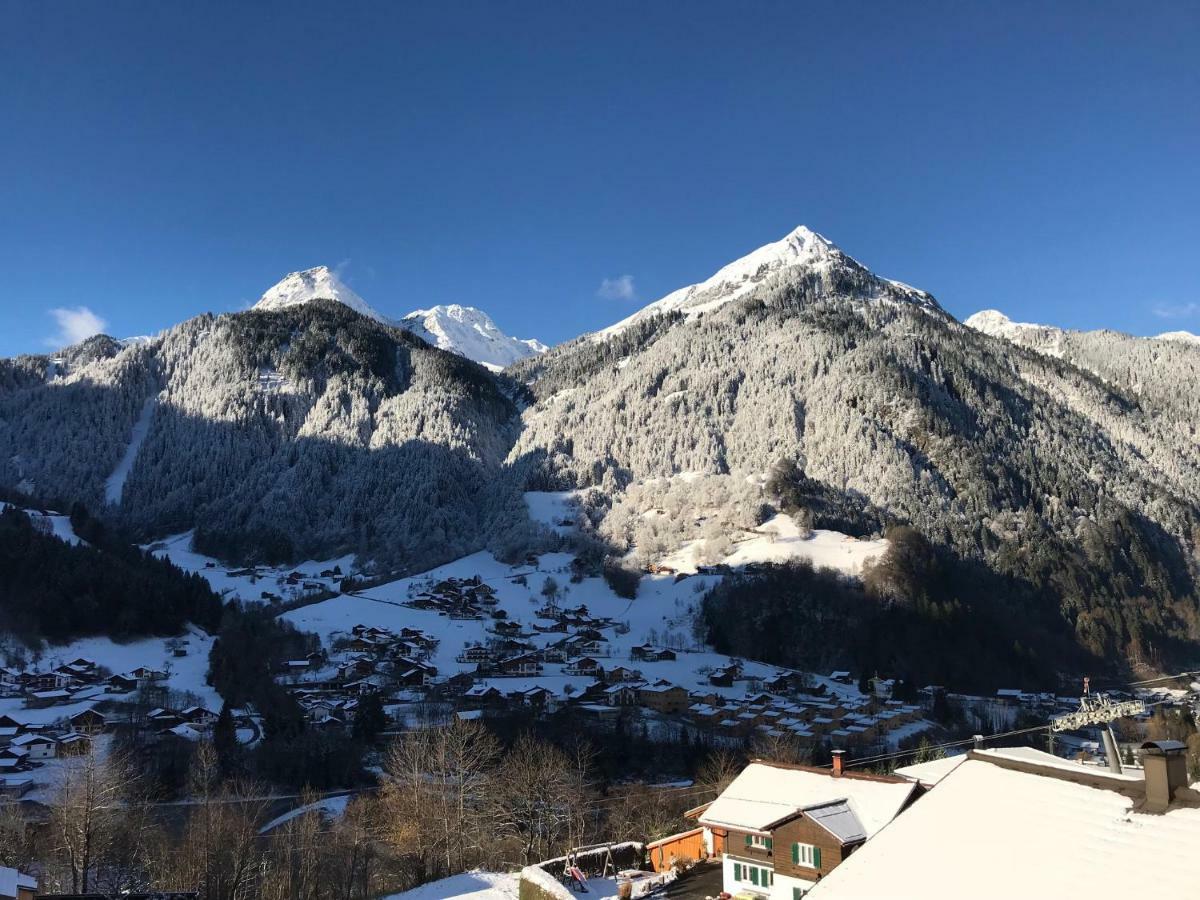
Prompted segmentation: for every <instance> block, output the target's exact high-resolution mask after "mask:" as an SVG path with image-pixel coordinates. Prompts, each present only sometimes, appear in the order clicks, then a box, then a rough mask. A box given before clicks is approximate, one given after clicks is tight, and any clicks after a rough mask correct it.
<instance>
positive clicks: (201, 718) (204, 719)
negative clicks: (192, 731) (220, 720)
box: [179, 706, 217, 731]
mask: <svg viewBox="0 0 1200 900" xmlns="http://www.w3.org/2000/svg"><path fill="white" fill-rule="evenodd" d="M179 717H180V718H181V719H183V721H184V722H185V723H187V724H188V725H191V726H192V727H194V728H199V729H200V730H201V731H206V730H208V729H209V728H212V727H213V726H214V725H216V724H217V714H216V713H215V712H213V711H212V710H210V709H205V708H204V707H203V706H189V707H188V708H187V709H184V710H180V712H179Z"/></svg>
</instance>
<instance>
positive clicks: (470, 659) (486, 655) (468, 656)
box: [455, 646, 492, 664]
mask: <svg viewBox="0 0 1200 900" xmlns="http://www.w3.org/2000/svg"><path fill="white" fill-rule="evenodd" d="M455 658H456V659H457V660H458V662H460V663H476V664H478V663H486V662H491V660H492V651H491V650H489V649H488V648H487V647H482V646H475V647H463V651H462V653H460V654H458V656H457V657H455Z"/></svg>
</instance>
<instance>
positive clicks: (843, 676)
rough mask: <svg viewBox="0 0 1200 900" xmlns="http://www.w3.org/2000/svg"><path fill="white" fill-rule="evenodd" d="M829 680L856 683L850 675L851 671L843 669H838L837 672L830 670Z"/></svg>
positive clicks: (839, 682)
mask: <svg viewBox="0 0 1200 900" xmlns="http://www.w3.org/2000/svg"><path fill="white" fill-rule="evenodd" d="M829 680H830V681H836V682H837V683H838V684H854V679H853V678H852V677H851V676H850V673H849V672H847V671H845V670H843V669H838V670H837V671H836V672H830V673H829Z"/></svg>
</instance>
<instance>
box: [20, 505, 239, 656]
mask: <svg viewBox="0 0 1200 900" xmlns="http://www.w3.org/2000/svg"><path fill="white" fill-rule="evenodd" d="M46 521H48V520H46V519H43V518H40V517H39V518H38V519H36V520H35V519H32V518H31V517H30V516H29V515H27V514H26V513H25V512H24V511H22V510H20V509H17V508H16V507H11V506H10V507H7V508H6V509H5V510H4V511H3V513H0V628H3V629H4V630H7V631H12V632H14V633H16V634H17V635H19V636H20V637H22V638H23V639H25V640H27V641H29V642H36V641H40V640H42V639H45V640H48V641H51V642H56V643H57V642H64V641H69V640H72V639H74V638H79V637H87V636H91V635H108V636H110V637H114V638H129V637H137V636H141V635H164V636H165V635H174V634H178V633H179V632H180V631H182V630H183V627H184V625H185V624H186V623H188V622H193V623H195V624H197V625H199V626H201V627H203V628H206V629H215V628H216V627H217V626H218V624H219V623H220V617H221V600H220V598H219V597H217V595H216V594H214V593H213V591H212V589H211V588H210V587H209V585H208V582H207V581H205V580H204V579H203V578H202V577H200V576H198V575H192V574H188V573H186V572H184V571H183V570H181V569H179V568H177V567H176V566H174V565H172V564H171V563H170V562H167V561H166V560H161V559H158V558H156V557H154V556H153V555H152V554H150V553H147V552H145V551H143V550H141V549H140V548H138V547H136V546H135V545H133V544H132V543H128V542H126V541H125V540H124V539H123V537H122V536H121V535H119V534H115V533H112V532H110V531H109V530H108V529H107V528H106V527H105V526H104V524H103V523H101V522H100V521H98V520H96V519H93V518H92V517H91V516H90V515H88V513H87V510H86V509H84V508H83V507H81V506H77V507H75V508H74V509H73V510H72V513H71V524H72V527H73V529H74V530H75V533H76V535H77V536H78V537H80V538H81V539H83V540H84V541H86V542H87V543H84V544H78V545H72V544H69V543H67V542H65V541H62V540H60V539H59V538H57V537H55V536H53V535H52V534H49V533H47V532H45V531H44V530H42V529H41V528H40V527H39V524H40V523H42V522H46ZM35 522H36V523H37V524H35Z"/></svg>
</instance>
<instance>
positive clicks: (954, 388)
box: [509, 242, 1200, 660]
mask: <svg viewBox="0 0 1200 900" xmlns="http://www.w3.org/2000/svg"><path fill="white" fill-rule="evenodd" d="M783 243H784V242H780V244H783ZM768 246H769V247H779V246H780V245H779V244H777V245H768ZM830 246H831V245H830ZM818 247H819V250H820V252H819V253H817V254H816V256H815V262H814V257H813V256H811V255H810V256H807V257H806V256H805V255H804V254H797V253H795V252H794V251H793V250H789V249H788V248H786V247H785V248H783V249H784V251H786V252H787V253H788V254H789V255H788V256H786V257H784V258H783V259H782V260H780V258H779V255H778V253H776V254H775V255H773V256H770V255H769V258H763V254H762V251H756V253H755V254H751V257H748V258H747V259H751V258H753V262H754V265H753V266H739V265H738V264H733V265H731V266H729V267H726V269H725V270H722V271H727V270H734V271H736V272H737V273H738V274H737V276H736V277H735V278H733V279H725V280H723V281H722V280H721V279H717V283H716V284H714V283H713V281H714V280H713V279H710V280H709V282H705V283H703V285H702V286H701V287H703V289H704V292H705V293H704V295H703V296H699V297H697V296H696V295H697V294H698V293H699V292H697V291H693V292H692V299H691V300H690V301H689V303H688V304H687V305H686V306H683V307H680V306H678V305H675V304H666V305H665V306H666V308H664V307H663V306H662V305H652V306H651V307H650V308H649V310H650V314H648V315H639V316H634V317H631V318H630V319H627V320H626V321H625V322H624V323H622V325H621V327H620V328H619V329H609V330H607V331H605V332H601V333H599V334H598V335H594V336H588V337H585V338H582V339H580V340H577V341H575V342H573V343H571V344H568V345H564V346H562V347H559V348H556V349H555V350H553V351H551V352H550V353H549V354H547V355H546V356H544V357H540V358H537V359H533V360H526V361H523V362H521V363H518V364H517V365H516V366H514V367H513V368H512V369H510V370H509V374H511V375H513V377H514V378H517V379H518V380H522V381H526V382H528V384H529V386H530V389H531V390H532V391H533V392H534V394H535V395H536V398H537V402H536V403H535V404H534V405H532V406H531V407H530V408H529V409H527V410H526V411H525V413H524V420H525V428H524V430H523V432H522V435H521V438H520V440H519V441H518V442H517V445H516V448H515V449H514V451H513V456H514V458H515V457H516V456H524V457H526V458H529V457H533V456H538V455H541V456H543V457H544V461H543V467H542V470H541V483H542V484H544V485H546V486H553V485H557V486H560V487H567V486H585V485H597V486H600V487H602V488H603V489H605V490H606V491H607V492H608V493H609V494H610V495H612V496H618V495H619V493H620V491H621V490H622V489H623V488H624V486H625V485H627V484H629V483H630V482H637V481H642V480H645V479H647V478H652V477H655V476H663V475H671V474H674V473H680V472H700V473H716V474H724V473H730V474H734V475H737V476H738V477H739V478H742V477H744V476H747V475H754V474H762V473H765V472H766V471H767V470H768V468H769V467H770V466H771V465H772V464H773V463H774V462H775V461H777V460H780V459H788V460H797V461H799V463H800V465H801V468H802V469H803V471H804V473H805V475H806V476H807V478H808V479H809V480H810V481H811V482H813V483H815V484H817V485H819V486H821V487H822V488H824V489H826V490H833V491H836V492H839V493H841V494H842V495H843V496H844V497H846V498H847V500H848V502H849V501H853V500H855V499H857V500H860V501H862V502H864V503H869V504H870V505H873V506H874V507H875V508H878V509H881V510H883V511H884V512H885V514H886V515H887V516H888V517H889V518H890V519H891V520H892V521H894V522H904V523H911V524H913V525H915V526H916V527H918V528H919V529H920V530H921V531H922V532H923V533H924V534H925V535H927V536H928V538H929V539H930V540H931V541H933V542H934V543H935V544H936V545H939V546H943V547H946V548H950V549H951V550H953V552H954V553H955V554H956V555H957V556H959V557H961V558H975V559H980V560H986V561H987V563H988V565H989V566H990V567H991V568H992V569H993V570H995V571H997V572H1001V573H1004V574H1007V575H1012V576H1014V577H1016V578H1019V579H1020V580H1021V582H1022V583H1025V584H1028V585H1030V586H1031V589H1032V590H1035V591H1037V592H1041V593H1043V594H1044V595H1045V598H1044V599H1045V602H1046V603H1049V604H1054V605H1057V606H1058V608H1059V609H1060V610H1061V614H1062V621H1063V626H1064V628H1067V629H1069V630H1070V631H1072V632H1073V633H1074V635H1075V636H1076V637H1077V639H1078V641H1079V642H1080V643H1081V644H1082V645H1083V646H1085V647H1086V648H1088V649H1089V650H1091V651H1093V652H1098V653H1099V652H1104V653H1108V654H1114V655H1117V656H1124V657H1127V658H1130V659H1135V660H1137V659H1143V660H1146V659H1151V658H1156V657H1157V655H1159V654H1162V653H1165V652H1167V650H1168V648H1172V649H1179V648H1180V647H1182V646H1183V645H1182V644H1181V643H1179V642H1191V641H1194V640H1195V639H1196V638H1197V637H1200V629H1198V621H1200V620H1198V616H1197V596H1196V581H1195V578H1196V574H1197V555H1198V554H1200V527H1198V522H1200V506H1198V504H1200V444H1198V443H1197V441H1196V439H1195V435H1196V431H1195V429H1196V426H1197V423H1198V420H1197V415H1196V413H1195V411H1194V410H1193V409H1192V406H1191V403H1190V401H1178V400H1177V399H1171V398H1167V397H1165V396H1162V395H1160V394H1159V393H1158V392H1154V391H1141V392H1139V391H1138V390H1135V389H1134V388H1133V383H1132V380H1131V379H1128V378H1127V379H1126V380H1125V381H1121V380H1119V379H1116V378H1114V379H1113V380H1112V381H1108V382H1106V381H1104V380H1102V379H1101V378H1099V377H1097V375H1096V374H1093V372H1092V371H1089V370H1087V369H1084V368H1081V367H1080V366H1078V365H1073V364H1071V363H1070V362H1067V361H1064V360H1059V359H1056V358H1053V357H1048V356H1046V355H1044V354H1041V353H1037V352H1032V351H1029V350H1025V349H1022V348H1019V347H1014V346H1013V345H1011V344H1009V343H1007V342H1005V341H1000V340H996V339H994V338H992V337H988V336H986V335H983V334H981V333H979V332H977V331H975V330H972V329H969V328H966V327H964V326H963V325H961V324H960V323H958V322H957V321H955V320H954V319H953V318H952V317H950V316H949V315H948V314H946V313H944V312H943V311H942V310H941V309H940V307H938V306H937V304H936V303H935V302H933V300H932V298H930V297H929V295H927V294H924V293H923V292H919V291H914V290H913V289H911V288H907V287H906V286H903V285H898V284H896V283H894V282H890V281H887V280H885V279H881V278H878V277H876V276H874V275H872V274H871V273H870V272H868V271H867V270H866V269H865V268H863V267H862V266H861V265H859V264H858V263H857V262H855V261H854V260H852V259H850V258H849V257H847V256H845V255H844V254H841V253H840V251H837V250H836V248H833V249H832V250H829V249H828V248H826V247H824V246H822V245H818ZM764 249H767V248H764ZM718 274H720V273H718ZM687 290H690V289H685V291H684V292H676V293H677V294H681V293H686V291H687ZM1159 343H1162V342H1159ZM1160 352H1161V353H1167V352H1171V353H1178V354H1180V357H1179V360H1177V361H1176V362H1174V363H1173V364H1172V378H1173V379H1174V382H1175V393H1176V394H1177V395H1182V394H1187V395H1188V396H1189V397H1192V398H1194V397H1197V396H1200V375H1198V372H1197V368H1196V362H1197V360H1200V353H1198V352H1197V351H1196V350H1195V349H1194V348H1191V347H1189V346H1187V345H1184V344H1182V343H1180V344H1177V345H1172V349H1170V350H1169V351H1168V350H1162V351H1160ZM1189 353H1190V354H1193V355H1192V356H1186V357H1185V356H1184V354H1189ZM1133 364H1134V363H1133V360H1132V359H1131V360H1129V361H1128V362H1127V363H1124V365H1127V366H1128V367H1132V366H1133ZM1112 365H1114V366H1116V365H1121V364H1120V363H1112ZM1142 384H1145V382H1144V381H1143V382H1142ZM1185 652H1186V651H1185Z"/></svg>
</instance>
